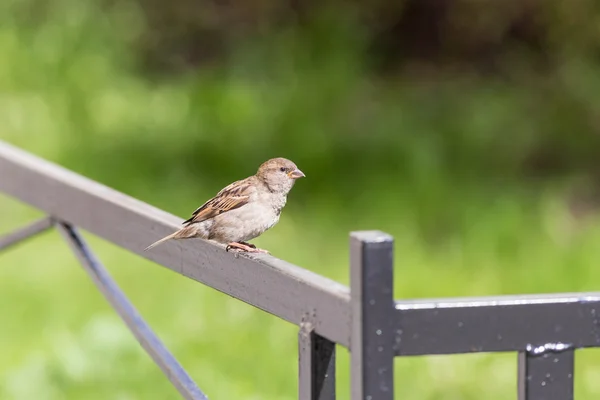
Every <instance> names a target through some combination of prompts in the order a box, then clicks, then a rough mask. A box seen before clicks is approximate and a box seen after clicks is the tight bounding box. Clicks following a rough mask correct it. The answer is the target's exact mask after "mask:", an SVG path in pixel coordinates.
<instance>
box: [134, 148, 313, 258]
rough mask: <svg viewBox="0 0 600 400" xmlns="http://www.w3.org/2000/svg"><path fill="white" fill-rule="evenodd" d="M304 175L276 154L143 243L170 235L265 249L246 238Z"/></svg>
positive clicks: (276, 211)
mask: <svg viewBox="0 0 600 400" xmlns="http://www.w3.org/2000/svg"><path fill="white" fill-rule="evenodd" d="M304 177H306V175H304V173H303V172H302V171H301V170H300V169H298V167H297V166H296V164H294V163H293V162H292V161H290V160H288V159H286V158H283V157H277V158H272V159H270V160H267V161H265V162H264V163H262V164H261V165H260V167H259V168H258V171H257V172H256V174H255V175H252V176H249V177H247V178H245V179H242V180H239V181H235V182H233V183H231V184H230V185H228V186H226V187H224V188H223V189H221V191H219V192H218V193H217V194H216V195H215V196H214V197H213V198H211V199H210V200H208V201H207V202H205V203H204V204H202V205H201V206H200V207H198V209H196V211H194V212H193V213H192V216H191V217H190V218H189V219H187V220H185V221H184V222H183V228H181V229H179V230H178V231H176V232H175V233H172V234H170V235H168V236H166V237H164V238H162V239H160V240H158V241H156V242H154V243H152V244H151V245H150V246H148V247H146V248H145V249H144V251H147V250H150V249H152V248H154V247H155V246H157V245H159V244H161V243H164V242H166V241H167V240H171V239H176V240H178V239H190V238H200V239H206V240H212V241H215V242H218V243H222V244H227V247H226V248H225V249H226V251H229V250H231V249H235V250H238V251H242V252H249V253H267V254H268V253H269V252H268V251H267V250H264V249H260V248H257V247H256V246H255V245H253V244H251V243H248V241H250V240H252V239H254V238H257V237H258V236H260V235H262V234H263V233H264V232H265V231H267V230H268V229H270V228H272V227H273V226H274V225H275V224H277V222H279V217H280V215H281V211H282V209H283V207H284V206H285V204H286V202H287V196H288V193H289V192H290V190H292V187H293V186H294V184H295V182H296V180H297V179H299V178H304Z"/></svg>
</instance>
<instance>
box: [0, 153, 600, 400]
mask: <svg viewBox="0 0 600 400" xmlns="http://www.w3.org/2000/svg"><path fill="white" fill-rule="evenodd" d="M0 192H3V193H6V194H8V195H10V196H12V197H14V198H16V199H19V200H21V201H23V202H25V203H28V204H30V205H32V206H34V207H36V208H38V209H40V210H42V211H44V212H45V213H46V214H47V215H49V217H47V218H44V219H41V220H39V221H37V222H34V223H33V224H31V225H29V226H27V227H25V228H22V229H20V230H17V231H15V232H13V233H11V234H8V235H6V236H5V237H3V238H0V250H1V249H4V248H7V247H9V246H11V245H14V244H16V243H18V242H20V241H22V240H24V239H26V238H29V237H32V236H33V235H35V234H37V233H40V232H43V231H45V230H47V229H50V228H52V227H53V226H56V227H57V228H58V229H59V230H60V232H61V233H62V234H63V237H64V238H65V240H66V241H67V242H68V243H69V245H70V246H71V248H72V249H73V251H74V253H75V254H76V256H77V258H78V259H79V261H80V262H81V264H82V266H83V267H84V269H85V270H86V271H87V273H88V274H89V275H90V277H91V278H92V280H93V281H94V283H95V284H96V286H97V287H98V288H99V289H100V291H101V292H102V293H103V294H104V296H105V297H106V298H107V300H108V301H109V302H110V304H111V305H112V306H113V308H114V309H115V310H116V311H117V313H118V314H119V315H120V316H121V318H122V319H123V320H124V321H125V323H126V324H127V326H128V327H129V329H130V330H131V331H132V333H133V334H134V336H135V337H136V338H137V340H138V341H139V342H140V344H141V346H142V347H143V348H144V349H145V350H146V351H147V352H148V353H149V354H150V356H151V357H152V358H153V360H154V361H155V362H156V364H157V365H158V366H159V367H160V368H161V369H162V371H163V372H164V373H165V375H166V376H167V377H168V378H169V380H170V381H171V382H172V383H173V385H174V386H175V387H176V388H177V389H178V390H179V392H180V393H181V395H182V396H183V397H184V398H186V399H206V398H207V397H206V395H205V394H203V393H202V391H201V390H200V389H199V388H198V387H197V386H196V384H195V383H194V382H193V381H192V379H191V378H190V377H189V376H188V375H187V373H186V372H185V370H184V369H183V368H182V367H181V365H180V364H179V363H178V362H177V360H176V359H175V358H174V357H173V356H172V355H171V354H170V353H169V351H168V350H167V349H166V348H165V347H164V346H163V345H162V343H161V342H160V340H159V339H158V337H157V336H156V335H155V334H154V333H153V331H152V330H151V329H150V327H149V326H148V325H147V324H146V323H145V321H144V320H143V319H142V317H141V316H140V315H139V314H138V312H137V311H136V309H135V308H134V307H133V305H132V304H131V303H130V302H129V300H128V299H127V297H126V296H125V295H124V294H123V292H121V290H120V289H119V288H118V286H117V285H116V284H115V282H114V281H113V280H112V278H111V277H110V275H109V274H108V272H107V271H106V269H105V268H104V267H103V266H102V264H101V263H100V262H99V261H98V260H97V259H96V257H95V256H94V255H93V253H92V252H91V251H90V249H89V248H88V247H87V245H86V244H85V242H84V240H83V238H82V237H81V236H80V235H79V233H78V232H77V230H76V229H75V228H74V226H77V227H80V228H82V229H85V230H86V231H89V232H91V233H93V234H95V235H97V236H100V237H102V238H104V239H106V240H108V241H110V242H112V243H114V244H116V245H119V246H121V247H123V248H125V249H127V250H129V251H131V252H134V253H137V254H139V255H140V256H142V257H145V258H148V259H150V260H153V261H155V262H157V263H158V264H160V265H162V266H164V267H167V268H169V269H171V270H173V271H175V272H178V273H179V274H181V275H184V276H186V277H188V278H191V279H193V280H196V281H198V282H201V283H203V284H205V285H208V286H210V287H212V288H214V289H216V290H219V291H221V292H224V293H227V294H229V295H230V296H233V297H235V298H237V299H239V300H241V301H244V302H246V303H248V304H251V305H253V306H255V307H257V308H260V309H262V310H264V311H266V312H269V313H271V314H273V315H276V316H278V317H280V318H282V319H284V320H286V321H288V322H291V323H293V324H295V325H297V326H298V327H299V333H298V353H299V364H298V371H299V398H300V399H303V400H304V399H306V400H317V399H318V400H333V399H335V398H336V391H335V344H340V345H342V346H345V347H347V348H349V349H350V355H351V385H352V389H351V393H352V396H351V397H352V400H391V399H393V393H394V363H393V362H394V357H397V356H416V355H432V354H460V353H473V352H500V351H503V352H505V351H516V352H519V364H518V365H519V369H518V383H519V384H518V394H517V396H518V399H520V400H542V399H544V400H566V399H572V398H573V373H574V354H575V350H576V349H578V348H584V347H599V346H600V327H599V322H598V321H599V319H598V317H597V315H598V314H599V313H600V293H574V294H558V295H556V294H555V295H537V296H530V295H526V296H501V297H486V298H451V299H433V300H394V298H393V257H392V256H393V240H392V238H391V237H390V236H389V235H387V234H384V233H382V232H378V231H367V232H354V233H352V234H351V241H350V254H351V257H350V282H351V285H350V286H351V287H350V288H348V287H346V286H344V285H341V284H339V283H337V282H335V281H332V280H330V279H327V278H325V277H322V276H320V275H318V274H315V273H313V272H310V271H307V270H304V269H302V268H299V267H297V266H295V265H292V264H289V263H287V262H285V261H282V260H279V259H276V258H274V257H272V256H269V255H262V254H261V255H256V254H232V253H228V252H226V251H225V247H224V246H220V245H216V244H213V243H209V242H207V241H202V240H195V241H178V242H175V241H173V242H170V243H165V244H164V245H163V246H161V247H159V248H157V249H156V250H154V251H152V252H144V251H143V249H144V248H145V246H146V245H147V244H148V243H151V242H153V241H155V240H156V239H158V238H159V237H162V236H165V235H166V234H168V233H170V232H173V231H174V230H175V229H177V228H178V226H179V222H180V221H179V219H177V218H176V217H174V216H172V215H170V214H168V213H166V212H164V211H161V210H159V209H156V208H154V207H152V206H150V205H148V204H145V203H142V202H140V201H138V200H135V199H133V198H131V197H128V196H126V195H124V194H122V193H119V192H117V191H115V190H113V189H110V188H108V187H106V186H103V185H101V184H99V183H97V182H94V181H91V180H89V179H86V178H84V177H82V176H80V175H77V174H75V173H73V172H70V171H68V170H66V169H64V168H61V167H59V166H57V165H55V164H52V163H50V162H47V161H44V160H42V159H40V158H38V157H35V156H33V155H31V154H29V153H26V152H24V151H22V150H20V149H18V148H15V147H13V146H10V145H8V144H6V143H3V142H0ZM214 397H215V398H218V393H216V394H214Z"/></svg>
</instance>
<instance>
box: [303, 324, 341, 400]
mask: <svg viewBox="0 0 600 400" xmlns="http://www.w3.org/2000/svg"><path fill="white" fill-rule="evenodd" d="M298 375H299V379H298V398H299V399H300V400H335V343H333V342H331V341H330V340H328V339H326V338H324V337H322V336H319V335H318V334H317V333H315V331H314V329H313V325H312V324H311V323H308V322H305V323H302V324H301V325H300V331H299V332H298Z"/></svg>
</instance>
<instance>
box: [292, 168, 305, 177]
mask: <svg viewBox="0 0 600 400" xmlns="http://www.w3.org/2000/svg"><path fill="white" fill-rule="evenodd" d="M288 176H289V177H290V178H292V179H298V178H304V177H306V175H304V172H302V171H300V170H299V169H298V168H296V169H295V170H293V171H290V172H289V173H288Z"/></svg>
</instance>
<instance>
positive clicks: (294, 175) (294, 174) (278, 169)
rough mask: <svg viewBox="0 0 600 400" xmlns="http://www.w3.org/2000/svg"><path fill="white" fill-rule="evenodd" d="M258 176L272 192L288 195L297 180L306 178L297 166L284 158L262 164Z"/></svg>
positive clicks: (273, 159)
mask: <svg viewBox="0 0 600 400" xmlns="http://www.w3.org/2000/svg"><path fill="white" fill-rule="evenodd" d="M256 176H257V177H258V179H260V180H262V181H263V182H264V183H265V184H266V185H267V187H268V188H269V190H270V191H272V192H274V193H283V194H287V193H288V192H289V191H290V190H291V189H292V187H293V186H294V183H295V182H296V179H299V178H304V177H305V175H304V173H303V172H302V171H300V170H299V169H298V167H297V166H296V164H294V163H293V162H292V161H290V160H288V159H286V158H282V157H278V158H272V159H270V160H268V161H265V162H264V163H262V165H261V166H260V167H259V168H258V172H257V173H256Z"/></svg>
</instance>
